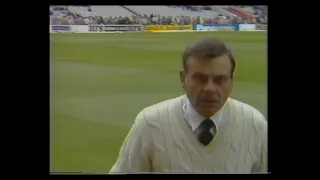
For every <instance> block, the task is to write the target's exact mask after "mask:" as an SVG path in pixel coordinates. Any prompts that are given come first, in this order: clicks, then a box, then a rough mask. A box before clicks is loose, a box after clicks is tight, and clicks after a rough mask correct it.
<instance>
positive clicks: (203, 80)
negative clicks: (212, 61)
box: [193, 74, 208, 83]
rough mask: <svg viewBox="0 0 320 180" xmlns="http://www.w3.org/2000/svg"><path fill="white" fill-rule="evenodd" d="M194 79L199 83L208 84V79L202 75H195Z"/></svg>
mask: <svg viewBox="0 0 320 180" xmlns="http://www.w3.org/2000/svg"><path fill="white" fill-rule="evenodd" d="M193 79H194V80H195V81H197V82H199V83H206V82H207V81H208V77H207V76H204V75H201V74H196V75H194V76H193Z"/></svg>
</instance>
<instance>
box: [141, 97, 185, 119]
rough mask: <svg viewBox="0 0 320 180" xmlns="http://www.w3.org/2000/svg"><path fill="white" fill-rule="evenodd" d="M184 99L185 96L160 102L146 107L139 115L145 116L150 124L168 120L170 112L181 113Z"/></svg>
mask: <svg viewBox="0 0 320 180" xmlns="http://www.w3.org/2000/svg"><path fill="white" fill-rule="evenodd" d="M184 97H185V95H183V96H179V97H176V98H172V99H168V100H164V101H161V102H158V103H156V104H153V105H151V106H148V107H145V108H144V109H143V110H142V111H141V112H140V113H139V114H140V115H143V116H144V119H145V120H146V122H147V123H148V124H154V123H157V122H159V121H162V120H165V119H168V118H166V117H168V113H169V111H177V112H178V111H181V105H180V104H181V100H182V99H183V98H184Z"/></svg>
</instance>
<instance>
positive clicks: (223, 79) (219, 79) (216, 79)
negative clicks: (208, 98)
mask: <svg viewBox="0 0 320 180" xmlns="http://www.w3.org/2000/svg"><path fill="white" fill-rule="evenodd" d="M227 80H228V77H227V76H225V75H221V76H216V77H214V78H213V81H214V82H215V83H217V84H221V83H223V82H226V81H227Z"/></svg>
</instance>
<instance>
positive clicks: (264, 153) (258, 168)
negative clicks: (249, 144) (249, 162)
mask: <svg viewBox="0 0 320 180" xmlns="http://www.w3.org/2000/svg"><path fill="white" fill-rule="evenodd" d="M260 117H261V118H259V120H258V122H259V123H260V127H259V133H260V138H261V146H260V148H261V149H260V156H259V157H260V158H259V160H258V162H257V164H255V167H254V171H253V172H255V173H268V122H267V121H266V120H265V118H264V117H263V116H262V115H261V116H260Z"/></svg>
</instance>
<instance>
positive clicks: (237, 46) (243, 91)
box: [50, 32, 267, 173]
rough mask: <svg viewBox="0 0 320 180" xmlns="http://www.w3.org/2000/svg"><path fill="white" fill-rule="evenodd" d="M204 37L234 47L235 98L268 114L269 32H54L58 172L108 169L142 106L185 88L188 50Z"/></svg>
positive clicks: (53, 127) (53, 138)
mask: <svg viewBox="0 0 320 180" xmlns="http://www.w3.org/2000/svg"><path fill="white" fill-rule="evenodd" d="M202 37H218V38H220V39H222V40H224V41H225V42H226V43H227V44H228V45H229V46H230V47H231V48H232V49H233V52H234V54H235V57H236V59H237V63H238V65H237V68H236V76H235V77H236V83H235V89H234V92H233V95H232V97H234V98H236V99H239V100H242V101H244V102H247V103H249V104H251V105H253V106H255V107H256V108H257V109H259V110H260V111H261V112H262V113H263V114H264V115H265V116H266V115H267V33H266V32H208V33H167V34H165V33H163V34H162V33H161V34H52V35H51V36H50V38H51V58H50V59H51V60H50V62H51V171H52V172H70V171H73V172H74V171H77V172H95V173H106V172H108V171H109V170H110V168H111V166H112V165H113V163H114V162H115V161H116V158H117V155H118V151H119V148H120V146H121V144H122V141H123V140H124V138H125V136H126V134H127V132H128V130H129V128H130V126H131V125H132V123H133V121H134V118H135V116H136V115H137V113H138V112H139V111H140V110H141V109H142V108H144V107H146V106H149V105H152V104H154V103H157V102H160V101H162V100H165V99H169V98H173V97H176V96H179V95H181V94H183V91H182V90H181V86H180V82H179V74H178V71H179V69H180V68H181V54H182V51H183V49H184V48H185V46H186V45H187V44H188V43H190V42H192V41H195V40H197V39H199V38H202Z"/></svg>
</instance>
